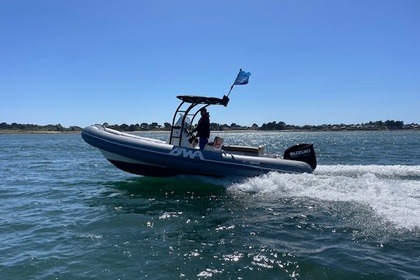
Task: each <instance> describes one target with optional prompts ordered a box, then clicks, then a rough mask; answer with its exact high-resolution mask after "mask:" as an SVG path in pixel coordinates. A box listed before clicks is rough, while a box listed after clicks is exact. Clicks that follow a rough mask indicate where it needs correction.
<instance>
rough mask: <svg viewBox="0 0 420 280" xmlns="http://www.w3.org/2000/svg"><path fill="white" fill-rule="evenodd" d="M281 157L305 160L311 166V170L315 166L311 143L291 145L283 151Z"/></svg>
mask: <svg viewBox="0 0 420 280" xmlns="http://www.w3.org/2000/svg"><path fill="white" fill-rule="evenodd" d="M283 158H284V159H290V160H297V161H303V162H306V163H307V164H309V166H311V168H312V170H315V168H316V155H315V150H314V145H313V144H297V145H294V146H291V147H289V148H287V149H286V150H285V151H284V155H283Z"/></svg>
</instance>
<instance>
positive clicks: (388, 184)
mask: <svg viewBox="0 0 420 280" xmlns="http://www.w3.org/2000/svg"><path fill="white" fill-rule="evenodd" d="M419 179H420V167H419V166H402V165H395V166H379V165H368V166H362V165H325V166H322V165H321V166H319V167H318V169H317V170H316V172H315V173H314V174H280V173H269V174H267V175H263V176H260V177H255V178H251V179H247V180H246V181H243V182H239V183H234V184H233V185H231V186H230V187H229V188H230V190H233V191H234V190H236V191H241V192H245V193H253V194H258V195H259V196H263V197H265V199H268V200H270V199H272V200H275V199H279V198H284V197H300V198H309V199H314V200H317V201H322V202H328V201H330V202H355V203H357V204H359V205H362V206H367V207H369V208H370V209H372V210H373V211H374V213H375V214H376V215H377V216H378V217H379V218H381V219H384V220H385V221H386V222H389V223H391V224H392V225H393V226H394V227H395V228H402V229H406V230H414V229H420V219H419V218H418V213H420V180H419Z"/></svg>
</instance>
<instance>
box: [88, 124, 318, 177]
mask: <svg viewBox="0 0 420 280" xmlns="http://www.w3.org/2000/svg"><path fill="white" fill-rule="evenodd" d="M82 138H83V139H84V140H85V141H86V142H87V143H88V144H90V145H92V146H93V147H96V148H98V149H99V150H100V151H101V152H102V154H103V155H104V157H105V158H106V159H108V161H110V162H111V163H112V164H113V165H115V166H116V167H117V168H119V169H121V170H124V171H127V172H130V173H133V174H138V175H145V176H157V177H165V176H176V175H181V174H187V175H204V176H213V177H226V176H241V177H244V176H246V177H249V176H258V175H261V174H265V173H268V172H271V171H277V172H285V173H305V172H306V173H311V172H312V171H313V170H312V168H311V167H310V166H309V165H308V164H307V163H305V162H300V161H295V160H285V159H280V158H268V157H261V156H245V155H237V154H233V153H228V152H224V151H217V150H214V151H207V150H198V149H192V148H186V147H179V146H175V145H171V144H167V143H165V142H163V141H159V140H155V139H150V138H143V137H138V136H134V135H131V134H126V133H121V132H118V131H115V130H111V129H108V128H104V127H102V126H99V125H94V126H88V127H86V128H85V129H83V131H82Z"/></svg>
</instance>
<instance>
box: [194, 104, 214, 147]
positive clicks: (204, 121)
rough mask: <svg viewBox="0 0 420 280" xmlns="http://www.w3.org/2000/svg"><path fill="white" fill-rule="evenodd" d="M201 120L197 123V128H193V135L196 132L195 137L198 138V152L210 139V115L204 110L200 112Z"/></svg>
mask: <svg viewBox="0 0 420 280" xmlns="http://www.w3.org/2000/svg"><path fill="white" fill-rule="evenodd" d="M200 114H201V118H200V120H199V121H198V124H197V127H196V128H194V130H193V133H194V132H196V131H197V136H198V137H200V141H199V145H200V150H203V149H204V147H205V146H206V145H207V143H208V142H209V137H210V115H209V113H208V112H207V109H206V108H202V109H201V110H200Z"/></svg>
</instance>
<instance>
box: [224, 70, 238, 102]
mask: <svg viewBox="0 0 420 280" xmlns="http://www.w3.org/2000/svg"><path fill="white" fill-rule="evenodd" d="M241 71H242V68H241V69H239V73H241ZM236 79H237V77H236V78H235V81H233V84H232V86H231V87H230V90H229V93H228V95H227V97H229V94H230V93H231V91H232V89H233V86H234V85H235V82H236Z"/></svg>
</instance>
